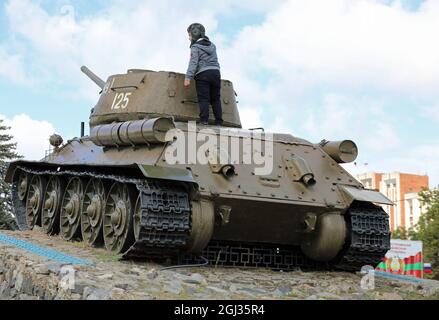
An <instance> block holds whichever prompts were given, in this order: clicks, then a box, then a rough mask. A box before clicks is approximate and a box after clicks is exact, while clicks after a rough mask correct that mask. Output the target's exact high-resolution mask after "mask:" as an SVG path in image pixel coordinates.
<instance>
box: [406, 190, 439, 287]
mask: <svg viewBox="0 0 439 320" xmlns="http://www.w3.org/2000/svg"><path fill="white" fill-rule="evenodd" d="M419 196H420V198H421V202H422V203H423V204H424V205H426V206H427V208H428V209H427V211H426V212H424V213H423V214H422V215H421V217H420V218H419V222H418V224H417V225H416V227H415V230H414V231H413V232H412V234H411V235H410V238H411V239H412V240H421V241H422V242H423V249H424V261H425V262H430V263H431V266H432V268H433V277H434V278H436V279H439V188H436V189H432V190H424V191H421V192H420V193H419Z"/></svg>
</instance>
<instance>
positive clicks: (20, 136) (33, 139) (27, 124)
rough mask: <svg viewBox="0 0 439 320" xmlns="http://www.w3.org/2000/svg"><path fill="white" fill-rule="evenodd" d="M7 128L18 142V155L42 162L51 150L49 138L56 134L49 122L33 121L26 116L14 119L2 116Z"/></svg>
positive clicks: (0, 117) (18, 116)
mask: <svg viewBox="0 0 439 320" xmlns="http://www.w3.org/2000/svg"><path fill="white" fill-rule="evenodd" d="M0 119H3V120H4V124H5V125H6V126H9V127H11V129H10V130H9V133H10V134H11V135H12V136H13V137H14V139H13V141H14V142H17V152H18V154H20V155H22V156H24V157H25V159H27V160H40V159H41V158H43V157H44V155H45V150H47V149H49V137H50V135H52V134H53V133H55V129H54V127H53V125H52V124H51V123H49V122H47V121H38V120H34V119H31V118H30V117H29V116H28V115H26V114H20V115H16V116H14V117H13V118H12V119H8V118H6V117H5V116H4V115H2V114H0Z"/></svg>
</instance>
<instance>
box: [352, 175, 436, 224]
mask: <svg viewBox="0 0 439 320" xmlns="http://www.w3.org/2000/svg"><path fill="white" fill-rule="evenodd" d="M355 178H356V179H357V180H358V181H360V182H361V183H362V184H363V185H364V187H365V188H367V189H376V190H379V191H380V192H381V193H383V194H384V195H385V196H387V197H388V198H389V199H390V200H392V201H393V202H394V203H395V205H394V206H383V208H384V210H386V212H387V213H388V214H389V217H390V229H391V231H395V230H397V229H398V228H400V227H402V228H405V229H409V228H410V227H413V226H414V225H415V224H416V223H417V222H418V220H419V217H420V215H421V213H422V212H423V210H424V208H423V207H422V204H421V203H420V200H419V196H418V193H419V192H420V191H421V190H422V189H423V188H425V189H428V176H426V175H425V176H421V175H415V174H408V173H400V172H393V173H377V172H369V173H363V174H357V175H355Z"/></svg>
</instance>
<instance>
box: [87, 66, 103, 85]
mask: <svg viewBox="0 0 439 320" xmlns="http://www.w3.org/2000/svg"><path fill="white" fill-rule="evenodd" d="M81 71H82V72H83V73H85V75H86V76H87V77H89V78H90V79H91V80H92V81H93V82H94V83H96V84H97V85H98V86H99V88H101V89H104V87H105V81H104V80H102V79H101V78H99V77H98V76H97V75H95V74H94V73H93V72H92V71H91V70H90V69H89V68H87V67H86V66H82V67H81Z"/></svg>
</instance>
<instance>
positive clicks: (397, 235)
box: [392, 227, 409, 240]
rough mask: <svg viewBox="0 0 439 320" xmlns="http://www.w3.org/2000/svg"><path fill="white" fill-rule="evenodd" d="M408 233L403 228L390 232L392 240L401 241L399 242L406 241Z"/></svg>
mask: <svg viewBox="0 0 439 320" xmlns="http://www.w3.org/2000/svg"><path fill="white" fill-rule="evenodd" d="M408 238H409V237H408V232H407V229H406V228H404V227H399V228H398V229H396V230H395V231H393V232H392V239H401V240H407V239H408Z"/></svg>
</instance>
